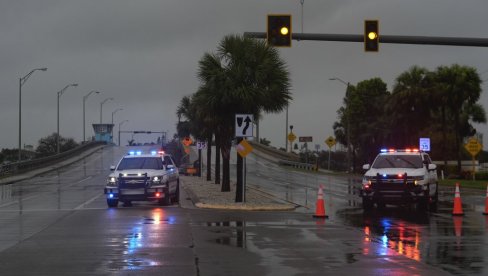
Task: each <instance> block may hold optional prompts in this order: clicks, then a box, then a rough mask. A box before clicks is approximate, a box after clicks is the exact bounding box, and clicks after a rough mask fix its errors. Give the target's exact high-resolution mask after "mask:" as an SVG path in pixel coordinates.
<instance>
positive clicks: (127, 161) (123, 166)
mask: <svg viewBox="0 0 488 276" xmlns="http://www.w3.org/2000/svg"><path fill="white" fill-rule="evenodd" d="M136 169H148V170H162V169H163V161H162V160H161V158H158V157H140V158H124V159H122V161H121V162H120V164H119V166H118V167H117V170H118V171H121V170H136Z"/></svg>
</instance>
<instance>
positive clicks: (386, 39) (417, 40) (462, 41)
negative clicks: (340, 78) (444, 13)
mask: <svg viewBox="0 0 488 276" xmlns="http://www.w3.org/2000/svg"><path fill="white" fill-rule="evenodd" d="M244 36H247V37H252V38H262V39H266V33H265V32H245V33H244ZM291 39H292V40H315V41H342V42H360V43H364V35H353V34H312V33H293V34H292V37H291ZM379 42H380V43H391V44H424V45H444V46H471V47H488V38H478V37H440V36H401V35H380V37H379Z"/></svg>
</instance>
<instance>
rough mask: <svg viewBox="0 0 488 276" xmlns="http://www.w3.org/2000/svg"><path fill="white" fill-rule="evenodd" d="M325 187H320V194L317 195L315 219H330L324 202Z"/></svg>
mask: <svg viewBox="0 0 488 276" xmlns="http://www.w3.org/2000/svg"><path fill="white" fill-rule="evenodd" d="M323 188H324V186H322V185H320V186H319V192H318V194H317V203H316V204H315V215H313V217H314V218H328V217H329V216H327V215H326V214H325V201H324V191H323Z"/></svg>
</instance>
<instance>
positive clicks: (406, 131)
mask: <svg viewBox="0 0 488 276" xmlns="http://www.w3.org/2000/svg"><path fill="white" fill-rule="evenodd" d="M431 92H432V74H431V73H430V72H429V71H428V70H427V69H425V68H421V67H418V66H413V67H411V68H410V69H409V70H408V71H406V72H404V73H402V74H400V75H399V76H398V77H397V78H396V82H395V84H394V86H393V92H392V94H391V96H390V97H389V99H388V101H387V104H386V106H385V114H388V117H389V118H390V120H389V122H390V124H389V125H385V126H388V129H389V130H390V135H389V139H388V144H389V145H390V146H393V147H397V148H398V147H400V148H401V147H411V146H414V145H417V144H418V138H419V137H420V133H422V131H423V130H424V129H426V128H428V127H431V124H430V122H432V107H433V103H434V99H433V97H432V93H431Z"/></svg>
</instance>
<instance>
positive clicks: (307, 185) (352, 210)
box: [0, 148, 488, 275]
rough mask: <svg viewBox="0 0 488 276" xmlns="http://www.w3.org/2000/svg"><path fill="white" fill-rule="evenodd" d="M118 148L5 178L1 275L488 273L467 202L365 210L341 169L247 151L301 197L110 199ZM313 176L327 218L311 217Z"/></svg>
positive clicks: (268, 175)
mask: <svg viewBox="0 0 488 276" xmlns="http://www.w3.org/2000/svg"><path fill="white" fill-rule="evenodd" d="M124 152H125V149H119V148H107V149H104V150H103V151H99V152H97V153H95V154H93V155H91V156H89V157H88V158H86V159H85V160H83V161H81V162H79V163H76V164H74V165H72V166H69V167H66V168H64V169H62V170H59V171H55V172H52V173H48V174H46V175H43V176H40V177H36V178H33V179H30V180H28V181H23V182H19V183H16V184H14V185H12V186H7V187H3V188H2V190H1V191H3V193H2V196H1V197H0V275H114V274H115V275H118V274H121V275H325V274H332V273H333V274H336V275H345V274H352V273H356V274H357V275H449V274H451V273H452V274H458V275H485V274H487V270H486V268H485V267H488V265H487V261H486V258H485V257H484V256H485V255H486V254H488V252H487V249H486V248H487V246H486V245H487V241H486V236H487V235H486V233H487V232H486V231H487V227H488V221H486V220H485V218H484V217H483V216H481V215H480V214H479V213H478V212H476V210H474V209H473V210H471V209H468V210H465V211H466V216H465V217H463V218H458V219H455V220H454V219H453V218H452V217H451V216H450V213H449V210H448V206H447V204H446V206H442V208H441V210H440V212H439V213H435V214H430V215H428V216H419V215H417V214H415V213H412V212H411V211H408V210H400V209H395V208H387V209H386V210H385V211H382V212H372V213H371V214H369V215H367V216H365V215H364V214H363V212H362V210H361V206H360V204H359V203H358V202H357V198H355V195H354V189H353V188H348V186H350V185H348V184H349V180H347V179H344V178H341V177H328V176H316V175H309V174H306V173H302V172H292V171H287V170H284V169H282V168H279V167H277V166H275V165H273V164H270V163H269V162H266V161H265V160H258V159H257V158H254V159H252V158H249V159H248V162H247V165H248V182H249V183H251V182H252V183H254V184H255V187H258V188H259V189H263V190H267V192H269V193H271V194H275V195H276V196H280V197H282V198H285V199H288V200H290V201H296V202H297V203H299V204H301V205H303V206H305V207H300V208H299V209H297V211H295V212H274V213H273V212H227V211H209V210H198V209H194V208H191V203H190V202H189V201H188V200H186V196H183V197H182V202H181V205H182V206H183V207H185V208H182V207H180V206H177V205H173V206H168V207H162V208H161V207H158V206H156V205H155V204H151V203H140V204H134V206H133V207H129V208H123V207H120V208H117V209H108V208H107V207H106V203H105V199H104V197H103V195H102V189H103V186H104V182H105V178H106V175H107V174H108V168H109V166H110V165H112V164H115V163H116V161H117V160H118V159H119V158H120V156H121V155H122V154H123V153H124ZM253 162H254V163H255V165H253V164H252V163H253ZM283 177H284V178H283ZM321 177H325V180H324V179H322V178H321ZM327 179H329V180H330V181H329V182H322V181H326V180H327ZM285 182H286V183H285ZM317 183H324V184H325V185H326V203H327V213H328V215H329V216H330V219H329V220H325V221H324V220H314V219H312V218H311V213H312V211H311V210H313V204H314V202H313V198H314V197H315V196H316V195H315V194H316V191H313V190H314V188H315V187H316V184H317ZM305 195H306V196H305ZM307 207H308V208H311V209H307Z"/></svg>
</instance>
